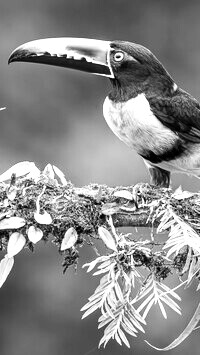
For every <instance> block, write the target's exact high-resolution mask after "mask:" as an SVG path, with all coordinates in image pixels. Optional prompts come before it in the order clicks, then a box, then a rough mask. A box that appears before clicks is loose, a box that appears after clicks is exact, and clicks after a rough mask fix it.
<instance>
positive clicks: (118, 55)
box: [113, 52, 124, 62]
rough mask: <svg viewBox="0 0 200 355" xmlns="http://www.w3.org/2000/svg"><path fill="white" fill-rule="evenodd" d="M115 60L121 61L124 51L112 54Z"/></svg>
mask: <svg viewBox="0 0 200 355" xmlns="http://www.w3.org/2000/svg"><path fill="white" fill-rule="evenodd" d="M113 58H114V60H115V62H121V61H122V60H123V59H124V53H123V52H116V53H115V54H114V56H113Z"/></svg>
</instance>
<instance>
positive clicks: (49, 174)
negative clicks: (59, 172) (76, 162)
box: [42, 164, 55, 180]
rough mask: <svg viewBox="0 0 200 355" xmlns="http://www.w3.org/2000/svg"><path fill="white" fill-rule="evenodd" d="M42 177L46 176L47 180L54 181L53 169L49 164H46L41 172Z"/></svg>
mask: <svg viewBox="0 0 200 355" xmlns="http://www.w3.org/2000/svg"><path fill="white" fill-rule="evenodd" d="M42 174H43V175H46V176H47V177H48V178H49V179H52V180H53V179H54V178H55V174H54V171H53V167H52V165H51V164H47V165H46V166H45V168H44V170H43V172H42Z"/></svg>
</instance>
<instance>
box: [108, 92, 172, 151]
mask: <svg viewBox="0 0 200 355" xmlns="http://www.w3.org/2000/svg"><path fill="white" fill-rule="evenodd" d="M103 114H104V118H105V120H106V122H107V124H108V126H109V127H110V128H111V130H112V131H113V132H114V133H115V134H116V136H118V138H119V139H121V140H122V141H123V142H124V143H126V144H127V145H128V146H130V147H131V148H134V149H135V150H136V151H137V152H138V153H139V154H143V152H144V150H151V151H153V152H154V153H155V154H158V155H159V154H161V153H162V152H164V151H165V150H166V146H167V147H168V148H169V147H170V146H172V145H173V144H174V141H175V140H176V135H175V134H174V133H173V132H172V131H171V130H170V129H168V128H167V127H165V126H164V125H163V124H162V123H161V122H160V121H159V120H158V119H157V118H156V117H155V116H154V114H153V112H152V111H151V108H150V105H149V102H148V100H147V99H146V97H145V95H144V94H139V95H138V96H137V97H135V98H132V99H130V100H128V101H126V102H122V103H115V102H113V101H111V100H110V99H109V98H108V97H106V99H105V101H104V105H103Z"/></svg>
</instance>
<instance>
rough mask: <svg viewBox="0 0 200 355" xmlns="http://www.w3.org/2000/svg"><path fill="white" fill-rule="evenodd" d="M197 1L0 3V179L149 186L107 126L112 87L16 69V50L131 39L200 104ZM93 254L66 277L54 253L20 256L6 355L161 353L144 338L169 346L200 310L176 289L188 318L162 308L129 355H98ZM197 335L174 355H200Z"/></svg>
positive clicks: (5, 299)
mask: <svg viewBox="0 0 200 355" xmlns="http://www.w3.org/2000/svg"><path fill="white" fill-rule="evenodd" d="M199 18H200V2H199V1H194V0H191V1H188V0H187V1H186V0H173V1H170V0H168V1H166V0H148V1H144V0H129V1H128V0H34V1H32V0H15V1H14V0H5V1H4V0H1V1H0V106H1V107H2V106H6V107H7V109H6V110H5V111H2V112H0V124H1V130H0V172H3V171H5V170H6V169H7V168H9V167H10V166H11V165H13V164H14V163H16V162H19V161H23V160H29V161H34V162H35V163H36V164H37V166H38V167H40V168H42V167H44V166H45V165H46V164H47V163H48V162H50V163H53V164H55V165H57V166H58V167H59V168H60V169H61V170H63V171H64V172H65V174H66V176H67V178H68V179H70V180H71V181H72V182H73V183H74V184H76V185H79V186H81V185H84V184H88V183H90V182H97V183H105V184H108V185H123V184H124V185H130V184H134V183H137V182H139V181H148V175H147V171H146V169H145V167H144V165H143V162H142V160H141V159H140V158H139V157H138V156H136V154H135V153H134V152H132V151H130V150H129V148H127V147H126V146H125V145H124V144H123V143H122V142H120V141H119V140H118V139H117V138H116V137H115V136H114V135H113V133H112V132H111V131H110V130H109V128H108V127H107V125H106V123H105V121H104V119H103V116H102V104H103V101H104V98H105V96H106V94H107V92H108V91H109V81H108V80H106V79H105V78H103V77H96V76H92V75H89V74H84V73H81V72H75V71H74V72H73V71H70V70H67V69H62V68H56V67H47V66H42V65H34V64H25V63H24V64H22V63H15V64H13V65H11V66H9V67H8V66H7V59H8V56H9V54H10V53H11V51H12V50H13V49H14V48H16V47H17V46H18V45H20V44H22V43H24V42H26V41H30V40H34V39H38V38H45V37H59V36H72V37H73V36H74V37H89V38H98V39H109V40H110V39H122V40H123V39H124V40H129V41H134V42H138V43H141V44H143V45H145V46H147V47H148V48H150V49H151V50H152V51H153V52H154V53H155V54H156V55H157V56H158V57H159V59H160V60H161V61H162V62H163V64H164V65H165V66H166V67H167V69H168V71H169V72H170V73H171V74H172V76H173V77H174V78H175V80H176V82H177V84H179V85H180V86H181V87H183V88H184V89H186V90H188V91H189V92H190V93H191V94H193V95H194V96H195V97H196V98H197V99H198V98H200V21H199ZM180 184H181V185H182V187H183V188H186V189H189V190H193V191H195V190H197V189H199V181H198V180H197V179H194V178H191V177H187V176H183V175H174V177H173V188H175V187H177V186H179V185H180ZM92 258H94V253H93V252H92V251H91V250H90V248H85V250H84V253H83V256H82V258H81V260H80V267H79V269H78V273H77V275H75V274H74V272H73V270H70V271H69V272H68V273H67V274H66V275H64V276H63V275H62V268H61V257H60V256H59V255H58V253H57V250H56V248H55V247H54V246H53V245H51V243H49V244H47V245H43V243H41V244H40V245H38V246H37V248H36V252H35V253H34V254H30V253H29V252H28V251H23V252H22V253H20V255H18V256H17V257H16V262H15V268H14V271H13V272H12V273H11V275H10V276H9V278H8V280H7V282H6V284H5V285H4V286H3V288H2V289H1V290H0V354H1V355H18V354H19V355H27V354H28V355H61V354H62V355H63V354H69V355H70V354H71V355H79V354H80V355H91V354H99V353H103V354H105V355H108V354H113V353H115V354H116V355H118V354H121V353H122V352H123V354H124V355H126V354H131V353H134V354H144V353H145V354H147V355H151V354H154V353H155V351H154V350H152V349H150V348H149V347H148V346H147V345H146V344H145V343H144V341H143V340H144V339H148V340H150V341H151V342H152V343H153V344H155V345H157V346H165V345H168V344H169V342H170V341H172V340H173V339H174V338H175V337H176V336H178V335H179V333H180V331H181V330H183V328H184V326H185V325H186V324H187V322H188V321H189V317H190V314H192V312H194V309H195V306H196V305H197V302H198V295H196V294H195V286H194V287H192V288H191V289H190V290H186V291H182V290H180V291H179V294H180V295H182V297H183V317H182V318H181V317H179V316H175V315H174V314H172V313H170V312H169V318H168V320H167V321H166V320H163V319H162V318H161V316H160V313H159V311H158V310H154V311H152V312H151V314H150V315H149V317H148V320H149V325H148V326H147V331H146V334H145V335H144V336H143V335H142V336H141V335H139V337H138V339H133V340H130V341H131V345H132V349H131V350H128V349H126V348H125V347H124V348H123V349H121V348H120V346H119V345H116V344H115V343H113V342H111V343H109V344H108V346H107V348H106V349H105V350H98V349H97V344H98V341H99V339H100V336H101V335H102V333H100V332H98V331H97V315H96V314H95V315H94V316H92V317H90V318H88V319H87V318H86V319H85V320H83V321H81V320H80V317H81V315H80V312H79V309H80V308H81V307H82V306H83V305H84V303H85V302H86V300H87V297H88V296H89V295H90V294H91V293H92V292H93V290H94V288H95V286H96V285H97V282H98V280H91V277H90V275H86V273H85V272H84V271H83V270H81V264H83V263H84V262H86V260H92ZM198 333H199V330H197V331H196V332H194V333H193V334H192V336H191V337H190V338H189V339H188V340H187V341H185V342H184V343H183V344H182V345H181V346H180V347H179V348H177V349H175V350H173V351H170V352H169V354H173V355H175V354H177V355H178V354H182V355H185V354H188V353H190V352H191V349H192V353H193V355H197V354H199V334H198Z"/></svg>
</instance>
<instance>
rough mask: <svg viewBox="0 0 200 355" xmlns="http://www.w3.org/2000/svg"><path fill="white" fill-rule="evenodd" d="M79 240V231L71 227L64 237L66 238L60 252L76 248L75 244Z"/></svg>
mask: <svg viewBox="0 0 200 355" xmlns="http://www.w3.org/2000/svg"><path fill="white" fill-rule="evenodd" d="M77 239H78V234H77V231H76V229H75V228H74V227H70V228H69V229H68V230H67V231H66V232H65V235H64V238H63V240H62V243H61V247H60V250H61V251H63V250H66V249H69V248H71V247H73V246H74V244H75V243H76V242H77Z"/></svg>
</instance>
